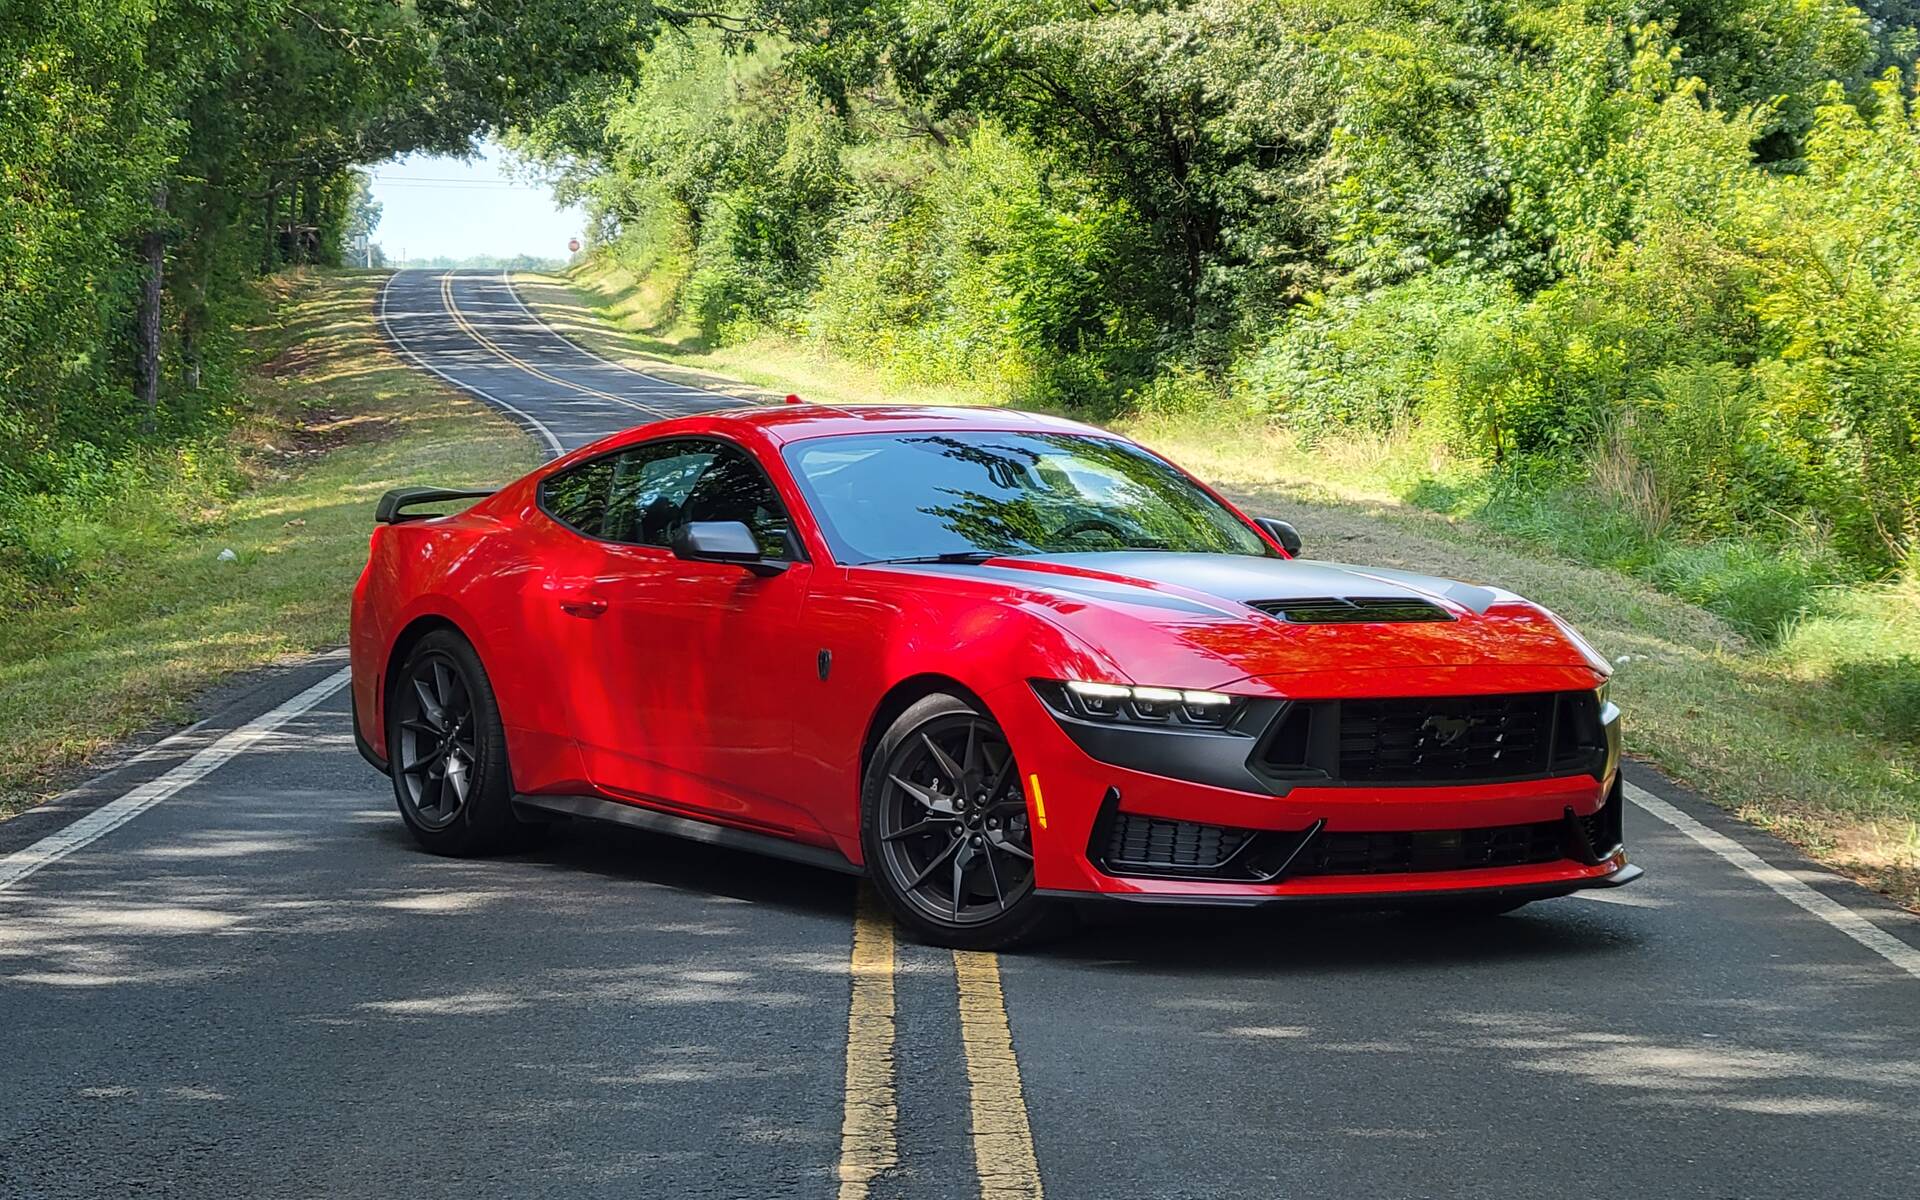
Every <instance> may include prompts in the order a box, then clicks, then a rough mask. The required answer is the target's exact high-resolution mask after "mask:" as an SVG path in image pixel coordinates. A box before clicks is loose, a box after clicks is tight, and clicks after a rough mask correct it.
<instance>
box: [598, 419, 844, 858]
mask: <svg viewBox="0 0 1920 1200" xmlns="http://www.w3.org/2000/svg"><path fill="white" fill-rule="evenodd" d="M687 521H739V522H741V523H743V524H745V525H746V526H747V527H748V528H749V529H750V530H751V531H752V532H753V534H754V538H755V540H756V542H757V543H758V544H759V546H760V550H761V553H762V555H763V557H764V559H765V560H766V561H767V562H768V563H770V564H776V565H778V566H779V568H780V569H779V570H777V571H775V572H773V573H768V574H763V573H757V572H755V571H752V570H749V569H747V568H746V567H743V566H741V565H739V564H735V563H711V562H693V561H688V560H686V559H682V558H678V557H676V556H675V555H674V553H673V551H672V549H671V548H670V543H671V541H672V537H673V534H674V531H675V530H676V529H677V528H678V527H679V526H680V525H681V524H682V523H684V522H687ZM603 547H604V557H603V559H602V561H601V564H600V568H599V571H598V574H597V578H596V579H595V580H594V581H593V584H592V586H591V588H589V589H588V592H589V595H588V597H587V599H588V600H589V603H590V605H592V606H594V607H596V608H598V606H600V605H604V608H598V611H596V612H595V615H593V616H591V617H590V618H587V619H586V620H585V621H583V624H587V625H589V626H590V627H591V629H592V635H593V643H594V654H593V656H592V659H591V661H590V662H588V663H585V664H583V665H584V666H585V668H586V670H587V671H589V672H591V673H592V674H593V675H594V676H595V682H594V686H593V688H592V690H593V693H594V695H596V696H597V697H600V698H601V703H602V704H603V705H604V710H603V711H602V712H601V713H599V714H597V716H596V717H595V718H594V719H592V720H589V721H586V722H583V723H582V725H581V734H580V736H581V741H582V749H583V751H584V753H585V754H586V759H587V769H588V772H589V774H590V776H591V778H592V779H593V782H594V783H595V785H596V786H598V787H600V788H601V789H603V790H605V791H608V792H611V793H615V794H618V795H624V796H629V797H632V798H635V799H639V800H644V801H647V802H649V803H653V804H657V805H662V806H666V807H671V808H680V809H686V810H690V811H692V812H695V813H697V814H701V815H711V816H719V817H723V818H725V819H727V820H729V821H731V822H733V823H736V824H741V825H747V826H753V827H760V828H767V829H772V830H777V831H781V832H794V831H804V830H807V829H811V828H814V823H813V821H812V819H811V818H810V817H809V816H808V815H807V814H806V810H805V809H803V808H801V807H800V806H798V805H796V804H795V803H794V801H793V799H792V797H791V796H790V795H789V794H785V789H783V787H782V772H783V766H784V763H785V762H786V761H787V759H788V756H789V754H790V751H791V740H792V732H793V719H792V713H791V704H792V699H793V696H794V693H795V689H796V687H797V686H798V685H799V683H800V682H801V681H802V680H803V678H804V677H805V676H806V674H807V673H808V672H810V671H811V670H812V669H813V667H812V658H811V654H812V651H811V650H810V649H808V648H807V647H805V646H803V645H802V644H801V643H800V641H799V639H798V637H797V633H798V627H799V621H800V615H801V610H802V608H803V606H804V605H805V602H806V597H807V589H808V583H809V579H810V576H811V571H812V568H811V566H810V564H808V563H807V562H806V561H805V560H804V556H803V555H802V554H801V553H800V551H799V549H798V547H799V542H798V539H797V538H795V537H794V536H793V534H792V528H791V523H790V521H789V518H788V514H787V513H786V510H785V508H784V506H783V505H782V504H781V502H780V499H779V497H778V495H777V493H776V492H775V491H774V488H773V486H772V484H771V483H770V482H769V481H768V479H767V477H766V474H765V472H764V471H763V470H762V469H761V468H760V466H759V465H758V463H756V462H755V461H754V459H753V458H752V456H751V455H750V454H749V453H748V452H747V451H745V450H744V449H742V448H741V447H739V446H737V445H735V444H733V443H731V442H727V441H724V440H721V439H717V438H673V439H665V440H662V441H660V442H652V443H644V444H642V445H640V446H636V447H632V448H630V449H629V450H627V451H623V452H621V453H620V454H618V455H616V456H614V465H613V477H612V480H611V485H610V492H609V501H608V507H607V522H606V528H605V540H604V543H603Z"/></svg>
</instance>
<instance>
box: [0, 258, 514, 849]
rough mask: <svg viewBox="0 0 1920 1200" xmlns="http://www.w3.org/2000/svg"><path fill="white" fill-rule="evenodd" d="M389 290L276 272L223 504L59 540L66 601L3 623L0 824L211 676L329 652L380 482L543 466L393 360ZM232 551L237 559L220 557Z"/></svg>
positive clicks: (186, 698) (103, 526)
mask: <svg viewBox="0 0 1920 1200" xmlns="http://www.w3.org/2000/svg"><path fill="white" fill-rule="evenodd" d="M383 281H384V276H381V275H357V274H339V275H334V274H327V275H322V274H306V275H302V276H297V277H285V278H281V279H277V280H274V281H272V282H271V283H270V285H269V288H270V292H271V294H270V296H269V300H270V301H271V302H272V303H271V312H272V316H271V318H270V319H268V320H267V321H266V322H265V323H264V324H262V325H261V326H260V327H259V328H257V329H255V330H253V331H252V332H251V339H250V340H251V342H252V345H253V346H254V350H255V359H256V366H255V368H254V369H253V371H252V372H251V373H250V376H249V378H248V380H247V382H246V384H245V403H244V405H243V412H244V414H245V416H244V418H243V420H242V422H241V424H240V425H239V427H238V428H236V430H235V431H234V433H233V435H232V436H231V437H230V438H229V439H226V440H225V442H224V443H223V447H224V448H223V450H222V451H220V452H221V453H223V454H225V455H226V456H227V458H228V459H229V460H230V461H225V462H222V463H221V464H219V465H220V468H221V470H222V471H224V472H229V473H237V474H238V475H239V477H240V478H241V480H242V486H240V487H239V488H238V489H237V490H236V494H234V495H233V497H232V498H231V499H230V500H227V501H224V502H209V501H207V500H205V499H204V497H203V498H201V499H199V500H198V501H196V500H194V499H193V498H191V497H182V498H181V499H180V500H179V504H178V508H177V510H176V511H173V512H171V513H170V514H169V515H168V519H167V520H155V519H154V506H153V505H151V504H146V503H128V504H127V505H125V506H124V508H125V511H126V519H125V520H119V519H117V518H116V517H115V516H114V515H112V509H111V508H110V511H109V515H108V516H106V517H105V518H103V519H100V520H97V521H95V522H93V523H92V526H91V527H90V528H88V529H87V530H85V531H84V534H85V536H84V537H76V538H75V539H73V540H74V541H75V542H76V543H77V544H80V545H83V546H85V547H86V548H87V554H88V558H89V561H87V562H85V563H82V564H80V566H81V567H83V568H84V569H83V570H82V571H80V572H79V575H80V577H82V578H83V579H84V582H83V583H82V584H80V585H79V586H78V588H77V590H76V591H75V592H74V593H73V594H71V595H70V596H68V597H63V598H61V599H60V600H58V601H56V602H41V603H37V604H33V605H31V606H28V607H24V608H21V609H19V610H17V611H12V612H9V613H7V614H6V619H7V622H8V635H9V636H8V637H7V638H6V641H5V644H4V646H0V815H5V814H6V813H7V812H10V811H13V810H16V809H18V808H20V807H22V806H24V805H26V804H28V803H31V802H32V801H33V800H35V799H36V798H38V797H39V796H41V795H43V794H44V793H45V791H46V790H47V789H48V788H49V787H50V786H51V785H52V784H53V783H54V782H55V781H57V780H58V779H59V778H61V777H62V775H63V774H65V773H68V772H71V771H72V769H74V768H76V767H79V766H81V765H83V764H85V763H87V762H88V761H89V760H90V759H91V758H92V757H93V756H95V755H97V754H99V753H100V752H101V751H102V750H103V749H104V748H106V747H108V746H110V745H112V744H113V743H115V742H117V741H120V740H122V739H124V738H126V737H128V736H129V735H131V734H133V733H135V732H137V731H139V730H142V729H147V728H151V727H154V726H157V725H163V724H167V723H172V722H177V721H179V720H181V719H183V718H185V717H186V716H188V715H189V713H190V711H191V702H192V699H193V697H194V696H195V695H196V694H198V693H200V692H201V691H203V690H204V689H206V688H207V687H209V686H211V685H213V684H215V683H217V682H219V681H220V680H221V679H223V678H225V677H227V676H230V675H232V674H233V673H235V672H239V671H244V670H247V669H248V668H252V667H259V666H263V665H266V664H270V663H275V662H280V661H283V660H286V659H290V658H293V657H296V656H299V655H303V654H306V653H309V652H311V651H313V650H315V649H317V648H319V647H323V646H328V645H333V644H337V643H339V642H341V641H343V640H344V639H345V637H346V630H347V604H348V599H349V597H350V595H351V593H352V588H353V582H354V580H355V578H356V577H357V576H358V574H359V572H360V568H361V566H362V565H363V564H364V562H365V561H366V549H367V537H368V534H369V531H370V529H371V527H372V519H373V504H374V501H375V500H376V499H378V497H379V495H380V493H381V492H382V491H384V490H386V489H387V488H389V487H393V486H396V485H398V484H402V483H418V482H421V481H433V482H444V483H490V482H503V481H505V480H507V479H510V478H512V477H514V476H515V475H518V474H520V473H522V472H523V471H525V470H527V469H528V468H530V467H531V466H533V465H534V464H535V463H536V462H537V461H538V454H537V453H536V451H535V448H534V447H533V445H532V443H531V441H530V440H529V439H528V438H527V437H526V436H525V435H524V434H522V433H521V432H520V431H519V430H518V429H517V428H516V427H514V426H513V425H511V424H510V423H508V422H507V421H505V420H502V419H501V418H499V417H498V416H496V415H495V414H494V413H493V411H492V410H491V409H489V408H486V407H485V406H483V405H480V404H478V403H476V402H474V401H471V400H468V399H467V398H465V397H463V396H458V395H455V394H454V393H452V392H450V391H449V390H447V389H445V388H443V387H441V386H440V385H439V384H438V383H436V382H434V381H432V380H431V379H430V378H429V377H428V376H426V375H424V374H422V373H421V372H418V371H415V370H413V369H411V368H408V367H406V366H404V365H403V364H402V363H401V362H400V361H399V360H397V359H396V358H394V357H393V356H392V355H390V354H389V353H388V352H387V350H386V348H385V345H384V343H383V342H382V341H381V340H380V338H379V336H378V334H377V332H376V330H375V325H374V320H373V301H374V298H375V295H376V293H377V291H378V288H379V286H380V284H381V283H382V282H383ZM199 453H203V454H204V453H206V451H205V450H204V448H203V449H202V450H200V451H199ZM228 549H231V550H232V551H233V552H234V555H235V557H236V561H233V562H221V561H219V556H220V553H221V551H223V550H228Z"/></svg>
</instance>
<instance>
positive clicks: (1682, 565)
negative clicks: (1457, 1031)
mask: <svg viewBox="0 0 1920 1200" xmlns="http://www.w3.org/2000/svg"><path fill="white" fill-rule="evenodd" d="M521 284H522V287H523V291H524V294H525V296H526V298H527V300H528V302H529V303H530V304H532V305H533V306H534V307H535V308H536V309H538V310H539V311H540V312H541V313H542V314H543V315H544V316H545V317H546V318H547V319H548V320H549V321H550V322H552V323H553V324H555V325H556V326H559V327H561V328H563V329H565V331H566V332H567V333H569V334H570V335H572V336H574V337H576V338H578V339H579V340H580V341H581V342H583V343H585V344H587V345H589V346H591V347H592V348H593V349H595V350H596V351H598V352H600V353H602V354H604V355H606V356H608V357H610V358H615V359H624V360H628V361H632V362H633V363H634V364H635V365H636V366H641V367H644V368H647V369H656V368H657V367H658V366H659V365H663V364H664V365H665V366H667V367H669V368H693V369H697V370H700V371H704V372H716V373H723V374H733V375H735V376H737V377H738V378H741V379H745V380H748V381H750V382H752V383H753V384H756V385H758V386H759V387H760V388H762V389H767V390H770V391H771V392H772V393H775V394H778V393H782V392H785V391H789V390H792V391H798V392H800V393H801V394H802V395H804V396H806V397H807V398H808V399H814V400H820V401H823V402H828V403H875V402H909V403H925V402H939V403H989V402H990V399H989V397H987V396H986V395H984V394H981V393H971V394H970V393H968V392H967V391H966V390H965V389H960V388H947V389H941V390H938V391H931V392H930V391H928V390H926V389H922V388H918V387H911V388H909V387H900V386H897V385H894V384H892V383H891V382H890V381H889V380H887V379H886V378H885V377H884V376H883V375H881V374H880V373H877V372H875V371H873V370H870V369H868V368H865V367H862V366H859V365H857V364H851V363H846V362H843V361H839V360H835V359H832V358H828V357H823V356H821V355H819V354H818V353H816V352H813V351H811V350H810V349H808V348H805V347H799V346H794V345H790V344H785V343H782V342H780V341H778V340H763V341H759V342H754V343H749V344H746V345H743V346H738V347H726V348H718V349H715V348H709V347H706V346H703V345H701V344H700V343H699V342H698V341H697V340H696V339H692V338H690V337H688V336H686V334H685V332H684V331H679V332H676V331H674V330H671V329H662V328H661V327H660V323H659V316H658V312H657V306H656V304H655V303H654V300H653V298H652V297H650V296H649V295H648V294H647V292H646V289H645V287H644V285H643V284H641V283H640V282H638V281H636V280H634V279H633V278H632V277H631V276H628V275H625V274H623V273H622V272H620V271H618V270H617V269H611V268H608V267H605V266H603V265H592V266H589V267H588V268H587V269H584V270H582V271H578V272H576V273H575V274H574V275H573V276H572V277H571V278H569V279H557V278H551V277H536V276H527V277H522V279H521ZM1118 427H1119V428H1120V429H1122V430H1123V431H1124V432H1126V433H1128V434H1130V435H1132V436H1134V437H1137V438H1139V439H1141V440H1142V441H1144V442H1146V443H1148V444H1150V445H1153V446H1156V447H1158V448H1159V449H1161V450H1162V451H1164V452H1165V453H1167V454H1169V455H1170V456H1172V457H1173V458H1175V459H1177V460H1179V461H1181V462H1183V463H1185V464H1186V465H1188V466H1189V467H1191V468H1193V469H1194V470H1196V471H1198V472H1199V473H1201V474H1202V475H1204V476H1206V477H1207V478H1209V479H1211V480H1213V481H1214V482H1215V483H1217V484H1218V485H1220V486H1221V487H1222V488H1224V489H1225V490H1226V491H1227V493H1228V494H1229V495H1231V496H1232V497H1234V498H1235V499H1236V500H1237V501H1239V502H1241V503H1243V504H1245V505H1246V506H1247V507H1249V508H1251V509H1252V510H1253V511H1255V512H1258V513H1261V514H1263V515H1273V516H1283V517H1286V518H1287V519H1289V520H1291V521H1293V522H1294V523H1295V524H1296V525H1298V526H1299V527H1300V530H1301V533H1302V535H1303V536H1304V538H1305V539H1306V543H1307V548H1308V553H1310V554H1311V555H1313V556H1314V557H1319V558H1328V559H1335V560H1345V561H1349V562H1358V563H1369V564H1376V565H1385V566H1394V567H1400V568H1405V569H1410V570H1417V571H1426V572H1432V573H1435V574H1440V575H1449V576H1456V577H1460V578H1465V579H1469V580H1476V581H1481V582H1488V583H1496V584H1499V585H1501V586H1503V587H1508V588H1511V589H1513V590H1515V591H1518V592H1521V593H1523V594H1525V595H1527V596H1529V597H1531V598H1533V599H1535V600H1537V601H1539V602H1540V603H1543V604H1545V605H1547V606H1548V607H1550V608H1552V609H1554V610H1555V611H1556V612H1558V613H1560V614H1561V615H1562V616H1564V617H1566V618H1567V619H1568V620H1570V621H1572V622H1573V623H1574V624H1575V625H1576V626H1578V627H1579V628H1580V629H1581V630H1582V631H1583V632H1585V633H1586V634H1587V636H1588V637H1589V638H1590V639H1591V640H1592V641H1593V642H1594V644H1595V645H1596V646H1597V647H1598V648H1599V649H1600V650H1601V651H1602V652H1603V653H1605V654H1607V655H1609V656H1611V657H1612V658H1613V659H1614V660H1615V661H1616V663H1617V664H1618V668H1619V669H1618V674H1617V676H1616V684H1615V695H1616V697H1617V698H1618V699H1619V700H1620V702H1621V704H1622V706H1623V708H1624V709H1625V711H1626V713H1627V722H1628V728H1627V739H1628V748H1629V751H1630V752H1631V753H1632V754H1634V755H1636V756H1639V757H1641V758H1644V759H1647V760H1649V761H1651V762H1653V763H1654V764H1656V765H1658V766H1659V767H1660V768H1661V769H1662V770H1664V771H1665V772H1667V773H1668V774H1669V775H1670V776H1672V777H1673V778H1675V779H1677V780H1679V781H1680V782H1682V783H1686V784H1688V785H1691V786H1693V787H1695V788H1698V789H1699V790H1700V791H1701V792H1702V793H1703V794H1705V795H1706V796H1708V797H1709V798H1711V799H1712V800H1714V801H1715V802H1716V803H1718V804H1720V805H1721V806H1723V807H1725V808H1727V809H1729V810H1731V811H1733V812H1734V813H1736V814H1738V815H1739V816H1741V817H1743V818H1744V819H1746V820H1749V821H1751V822H1753V823H1755V824H1757V825H1760V826H1762V827H1764V828H1766V829H1769V830H1771V831H1773V832H1774V833H1776V834H1778V835H1780V836H1782V837H1784V838H1786V839H1787V840H1789V841H1792V842H1794V843H1796V844H1797V845H1799V846H1800V847H1802V848H1803V849H1805V850H1806V851H1807V852H1809V853H1810V854H1812V855H1813V856H1814V857H1816V858H1818V859H1820V860H1822V861H1824V862H1826V863H1827V864H1829V865H1831V866H1833V867H1835V868H1837V869H1839V870H1842V871H1844V872H1846V873H1848V874H1851V875H1853V876H1854V877H1855V878H1858V879H1860V880H1861V881H1863V882H1865V883H1867V884H1869V885H1871V886H1874V887H1877V888H1879V889H1880V890H1882V891H1884V892H1886V893H1887V894H1889V895H1891V896H1894V897H1896V898H1898V899H1900V900H1902V901H1903V902H1905V903H1907V904H1909V905H1911V906H1915V907H1920V744H1917V741H1916V739H1920V585H1902V586H1892V585H1888V586H1879V587H1852V588H1841V587H1835V586H1831V585H1827V584H1823V583H1822V582H1820V575H1819V572H1818V570H1817V569H1816V568H1815V567H1814V566H1812V565H1809V564H1807V563H1798V562H1782V561H1780V556H1779V555H1778V554H1775V555H1772V556H1769V555H1768V554H1767V552H1764V551H1761V550H1759V549H1758V548H1756V547H1753V546H1747V545H1742V544H1740V543H1720V544H1715V545H1711V546H1683V545H1679V544H1677V543H1673V542H1670V541H1664V540H1662V539H1661V538H1660V537H1658V536H1656V535H1654V534H1651V533H1649V532H1648V531H1647V530H1646V528H1645V527H1644V525H1643V523H1642V522H1640V521H1639V520H1637V519H1636V517H1635V516H1634V515H1633V514H1632V513H1631V512H1630V511H1629V509H1628V507H1627V506H1625V505H1621V504H1612V503H1608V502H1605V501H1604V500H1603V499H1601V498H1600V497H1599V496H1598V495H1597V494H1595V493H1591V492H1584V491H1582V492H1561V493H1552V494H1542V493H1538V492H1528V491H1525V490H1524V489H1516V488H1501V487H1497V486H1489V483H1488V481H1487V480H1486V479H1485V478H1484V477H1483V476H1479V475H1476V474H1475V473H1473V472H1472V471H1470V470H1467V469H1465V468H1463V467H1461V466H1460V465H1459V464H1457V463H1455V462H1453V461H1451V460H1449V458H1448V457H1447V456H1446V454H1445V452H1444V450H1443V449H1441V448H1440V447H1438V446H1435V445H1428V444H1423V443H1422V442H1421V441H1419V440H1418V439H1417V438H1409V437H1406V436H1401V437H1396V438H1389V439H1381V440H1356V441H1352V442H1346V443H1338V444H1323V445H1319V446H1314V447H1307V446H1303V445H1301V444H1299V442H1298V441H1296V440H1295V439H1293V438H1291V437H1289V436H1288V435H1286V434H1285V433H1284V432H1281V431H1277V430H1274V429H1270V428H1264V427H1257V426H1246V425H1235V424H1233V423H1231V422H1228V423H1225V424H1224V425H1223V423H1222V422H1220V421H1218V420H1207V419H1203V418H1201V417H1199V416H1195V415H1192V414H1186V415H1179V416H1166V417H1157V418H1156V417H1141V418H1135V419H1131V420H1128V421H1123V422H1120V423H1119V426H1118ZM1789 557H1790V556H1789ZM1663 589H1665V590H1663ZM1675 593H1678V594H1675ZM1709 604H1710V605H1712V608H1709V607H1707V605H1709Z"/></svg>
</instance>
